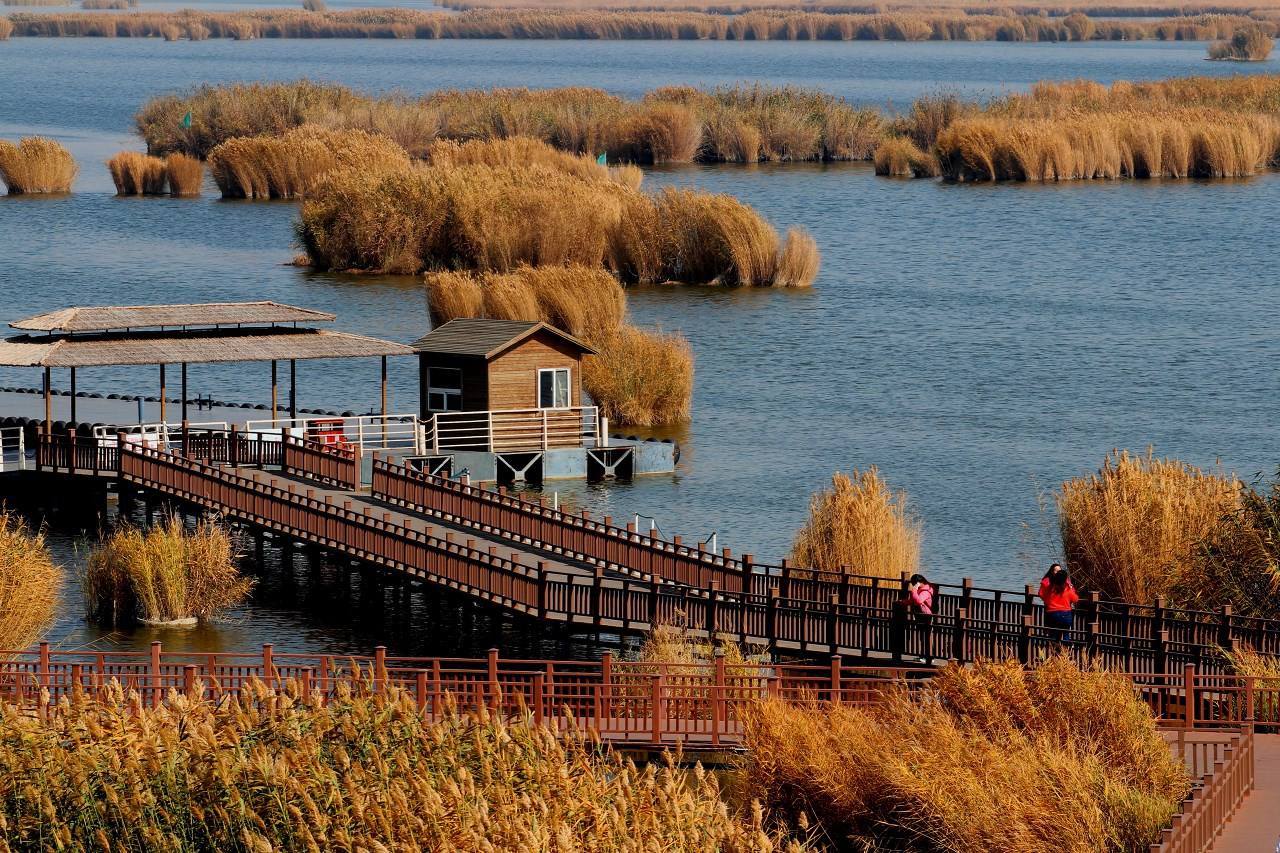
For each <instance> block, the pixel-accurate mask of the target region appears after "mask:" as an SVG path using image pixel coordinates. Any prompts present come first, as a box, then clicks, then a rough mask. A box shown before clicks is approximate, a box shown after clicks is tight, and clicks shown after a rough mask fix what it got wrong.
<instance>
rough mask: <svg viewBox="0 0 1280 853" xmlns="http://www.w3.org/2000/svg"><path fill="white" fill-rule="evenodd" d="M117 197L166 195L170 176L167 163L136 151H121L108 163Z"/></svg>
mask: <svg viewBox="0 0 1280 853" xmlns="http://www.w3.org/2000/svg"><path fill="white" fill-rule="evenodd" d="M107 168H108V169H109V170H110V171H111V180H112V181H113V182H114V183H115V185H116V195H164V193H165V186H166V185H167V184H168V181H169V176H168V172H167V171H166V169H165V161H164V160H162V159H161V158H159V157H152V156H150V155H148V154H139V153H138V152H136V151H121V152H120V153H119V154H117V155H115V156H114V157H112V158H111V159H110V160H108V161H107Z"/></svg>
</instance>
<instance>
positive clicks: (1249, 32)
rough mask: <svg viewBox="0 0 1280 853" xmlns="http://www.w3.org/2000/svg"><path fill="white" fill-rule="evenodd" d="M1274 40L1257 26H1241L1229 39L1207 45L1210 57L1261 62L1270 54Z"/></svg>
mask: <svg viewBox="0 0 1280 853" xmlns="http://www.w3.org/2000/svg"><path fill="white" fill-rule="evenodd" d="M1273 47H1275V41H1274V40H1273V39H1272V38H1271V36H1270V35H1268V34H1267V33H1266V32H1265V31H1263V29H1262V28H1261V27H1259V26H1249V27H1241V28H1240V29H1238V30H1236V31H1235V33H1234V34H1233V35H1232V36H1231V38H1230V39H1229V40H1224V41H1216V42H1214V43H1213V44H1211V45H1209V58H1210V59H1219V60H1221V59H1230V60H1234V61H1236V62H1262V61H1263V60H1265V59H1267V57H1269V56H1271V49H1272V48H1273Z"/></svg>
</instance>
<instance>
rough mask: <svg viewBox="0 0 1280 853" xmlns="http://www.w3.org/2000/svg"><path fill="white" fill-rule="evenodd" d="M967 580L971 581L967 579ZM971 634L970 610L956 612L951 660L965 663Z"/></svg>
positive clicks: (965, 608)
mask: <svg viewBox="0 0 1280 853" xmlns="http://www.w3.org/2000/svg"><path fill="white" fill-rule="evenodd" d="M965 580H966V581H967V580H969V579H968V578H965ZM968 633H969V608H968V607H961V608H960V609H959V610H957V611H956V626H955V631H954V632H953V633H952V635H951V659H952V660H955V661H961V662H963V661H964V660H966V659H967V658H966V654H965V653H966V652H967V651H968V649H967V648H966V646H967V645H968V644H969V643H968V637H967V635H968Z"/></svg>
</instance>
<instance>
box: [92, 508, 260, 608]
mask: <svg viewBox="0 0 1280 853" xmlns="http://www.w3.org/2000/svg"><path fill="white" fill-rule="evenodd" d="M252 589H253V581H252V580H251V579H249V578H245V577H242V576H241V574H240V570H239V568H238V567H237V565H236V559H235V545H234V542H233V541H232V538H231V535H230V534H229V533H228V532H227V530H226V528H224V527H222V526H221V525H219V524H216V523H214V522H212V521H204V522H201V523H200V524H199V525H197V526H196V528H195V529H194V530H191V531H188V530H187V529H186V528H185V527H184V526H183V524H182V520H181V519H179V518H178V517H177V516H172V517H170V518H168V519H167V520H165V521H164V522H162V523H160V524H157V525H155V526H154V527H152V528H151V529H149V530H146V531H142V530H139V529H138V528H136V527H132V526H124V527H120V528H117V529H116V530H115V531H114V532H113V533H112V534H111V535H110V536H109V537H108V538H107V539H106V540H105V541H104V542H103V543H102V544H101V545H99V546H98V547H96V548H94V549H93V551H92V552H91V553H90V554H89V561H88V565H87V566H86V568H85V578H84V592H85V602H86V607H87V609H88V612H89V615H90V617H92V618H94V619H96V620H98V621H100V622H102V623H103V624H105V625H114V624H127V623H129V622H131V621H133V620H134V619H141V620H144V621H147V622H175V621H183V620H189V619H200V620H208V619H212V618H214V617H215V616H217V615H218V614H219V613H221V612H222V611H224V610H227V609H228V608H231V607H234V606H236V605H237V604H239V603H240V602H242V601H243V600H244V599H245V597H246V596H248V594H249V592H250V590H252Z"/></svg>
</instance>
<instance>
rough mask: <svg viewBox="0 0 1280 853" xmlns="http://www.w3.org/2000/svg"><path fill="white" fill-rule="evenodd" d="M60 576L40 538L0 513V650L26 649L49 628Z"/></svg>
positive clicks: (16, 519)
mask: <svg viewBox="0 0 1280 853" xmlns="http://www.w3.org/2000/svg"><path fill="white" fill-rule="evenodd" d="M61 586H62V573H61V571H60V570H59V569H58V567H57V566H55V565H54V564H53V559H52V558H51V557H50V556H49V550H48V548H46V547H45V543H44V534H43V533H42V532H39V531H32V530H31V529H29V528H28V527H27V525H26V522H24V521H23V520H22V519H21V518H20V517H19V516H17V515H15V514H14V513H12V512H7V511H6V512H0V649H4V650H10V651H21V650H23V649H26V648H27V647H28V646H30V645H31V644H32V643H34V642H35V641H36V640H38V639H40V637H41V635H42V634H43V633H44V632H45V631H46V630H47V629H48V628H49V626H50V625H51V624H53V618H54V614H55V612H56V610H57V606H58V593H59V590H60V588H61Z"/></svg>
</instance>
